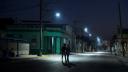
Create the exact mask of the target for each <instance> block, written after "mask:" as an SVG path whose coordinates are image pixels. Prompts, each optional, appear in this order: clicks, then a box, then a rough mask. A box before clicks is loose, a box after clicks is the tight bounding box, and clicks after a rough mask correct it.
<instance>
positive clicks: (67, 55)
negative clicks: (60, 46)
mask: <svg viewBox="0 0 128 72" xmlns="http://www.w3.org/2000/svg"><path fill="white" fill-rule="evenodd" d="M69 55H70V44H67V47H66V63H69Z"/></svg>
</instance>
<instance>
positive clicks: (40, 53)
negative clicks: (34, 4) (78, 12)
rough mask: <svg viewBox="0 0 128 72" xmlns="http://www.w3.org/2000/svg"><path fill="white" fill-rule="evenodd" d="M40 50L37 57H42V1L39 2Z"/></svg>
mask: <svg viewBox="0 0 128 72" xmlns="http://www.w3.org/2000/svg"><path fill="white" fill-rule="evenodd" d="M39 12H40V48H39V53H38V56H42V44H43V37H42V36H43V35H42V32H43V31H42V30H43V29H42V0H40V11H39Z"/></svg>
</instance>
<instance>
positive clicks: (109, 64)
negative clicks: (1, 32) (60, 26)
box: [0, 53, 128, 72]
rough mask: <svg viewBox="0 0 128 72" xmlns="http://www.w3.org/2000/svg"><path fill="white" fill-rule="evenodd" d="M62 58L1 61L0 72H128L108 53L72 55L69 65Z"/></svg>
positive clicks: (50, 56)
mask: <svg viewBox="0 0 128 72" xmlns="http://www.w3.org/2000/svg"><path fill="white" fill-rule="evenodd" d="M60 57H61V56H60V55H46V56H42V57H38V58H30V59H12V60H8V61H1V62H0V65H1V68H0V72H9V71H11V72H128V66H126V65H125V64H124V63H123V62H122V61H121V60H120V59H119V58H118V57H115V56H112V55H109V54H107V53H88V54H84V53H79V54H76V55H71V56H70V63H69V64H68V65H67V64H62V63H61V59H60Z"/></svg>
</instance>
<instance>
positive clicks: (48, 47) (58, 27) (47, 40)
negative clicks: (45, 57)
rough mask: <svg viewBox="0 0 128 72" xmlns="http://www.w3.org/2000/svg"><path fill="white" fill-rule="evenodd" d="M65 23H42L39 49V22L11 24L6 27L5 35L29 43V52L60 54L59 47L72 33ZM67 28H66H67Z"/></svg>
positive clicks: (69, 38) (69, 39)
mask: <svg viewBox="0 0 128 72" xmlns="http://www.w3.org/2000/svg"><path fill="white" fill-rule="evenodd" d="M68 26H69V25H67V24H43V27H42V28H43V31H42V38H43V40H42V49H40V33H41V31H40V28H41V27H40V24H12V25H9V26H8V27H7V36H8V37H12V38H20V39H23V40H27V41H28V42H29V43H30V50H29V51H30V52H29V53H30V54H38V53H39V51H40V50H41V52H42V53H43V54H60V53H61V47H62V45H63V44H64V43H68V42H69V41H70V42H71V43H72V40H71V36H72V33H71V31H70V29H69V27H68ZM67 28H68V30H67Z"/></svg>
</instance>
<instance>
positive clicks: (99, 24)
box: [0, 0, 128, 39]
mask: <svg viewBox="0 0 128 72" xmlns="http://www.w3.org/2000/svg"><path fill="white" fill-rule="evenodd" d="M51 1H52V2H51ZM117 1H118V0H45V3H44V8H46V9H44V12H43V14H44V15H45V16H46V17H47V19H48V20H51V21H56V22H57V21H59V22H61V23H69V24H71V23H73V22H74V21H75V22H77V24H79V26H80V28H84V27H88V28H89V31H90V32H91V33H93V34H97V35H99V36H101V37H102V38H103V39H110V38H111V36H112V34H113V33H115V32H116V27H117V24H119V17H118V5H117V4H118V2H117ZM120 1H121V2H120V3H121V12H122V24H123V27H126V28H128V0H120ZM55 12H60V13H61V19H55V17H54V13H55ZM0 17H13V18H16V17H17V18H18V19H19V20H22V19H38V18H39V0H0ZM44 18H45V17H44Z"/></svg>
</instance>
